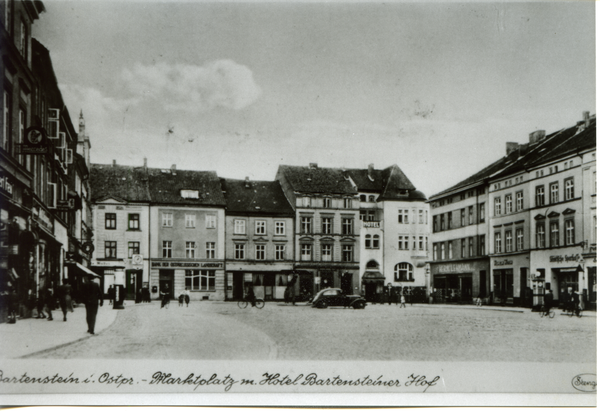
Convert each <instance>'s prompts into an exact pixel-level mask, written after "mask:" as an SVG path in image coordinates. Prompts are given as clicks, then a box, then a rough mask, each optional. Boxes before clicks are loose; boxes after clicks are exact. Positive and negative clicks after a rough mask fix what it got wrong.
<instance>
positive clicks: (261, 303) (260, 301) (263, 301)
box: [237, 298, 265, 310]
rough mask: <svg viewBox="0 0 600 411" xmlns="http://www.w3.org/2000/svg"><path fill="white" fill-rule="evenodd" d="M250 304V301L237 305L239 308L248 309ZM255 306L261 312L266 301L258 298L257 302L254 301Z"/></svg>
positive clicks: (240, 302) (239, 302)
mask: <svg viewBox="0 0 600 411" xmlns="http://www.w3.org/2000/svg"><path fill="white" fill-rule="evenodd" d="M248 304H250V302H249V301H248V300H240V301H238V303H237V305H238V308H246V307H248ZM254 306H255V307H256V308H258V309H259V310H260V309H261V308H263V307H264V306H265V300H263V299H262V298H257V299H256V300H254Z"/></svg>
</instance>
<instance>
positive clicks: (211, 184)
mask: <svg viewBox="0 0 600 411" xmlns="http://www.w3.org/2000/svg"><path fill="white" fill-rule="evenodd" d="M90 186H91V187H92V201H98V200H100V199H104V198H107V197H114V198H120V199H123V200H126V201H129V202H149V203H158V204H181V205H211V206H225V198H224V197H223V193H222V191H221V184H220V181H219V178H218V177H217V173H215V172H214V171H192V170H171V169H167V170H163V169H157V168H144V167H131V166H121V165H104V164H92V165H91V173H90ZM185 189H187V190H198V198H197V199H196V198H183V197H182V196H181V190H185Z"/></svg>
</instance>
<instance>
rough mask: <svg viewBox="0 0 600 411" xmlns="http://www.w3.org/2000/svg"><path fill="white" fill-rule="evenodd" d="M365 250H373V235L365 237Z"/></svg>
mask: <svg viewBox="0 0 600 411" xmlns="http://www.w3.org/2000/svg"><path fill="white" fill-rule="evenodd" d="M365 248H371V234H367V235H365Z"/></svg>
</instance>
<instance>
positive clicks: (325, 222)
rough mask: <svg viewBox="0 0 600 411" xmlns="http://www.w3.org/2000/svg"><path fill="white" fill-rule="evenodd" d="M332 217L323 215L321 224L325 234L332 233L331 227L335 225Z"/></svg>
mask: <svg viewBox="0 0 600 411" xmlns="http://www.w3.org/2000/svg"><path fill="white" fill-rule="evenodd" d="M332 220H333V219H332V218H331V217H323V219H322V220H321V226H322V231H323V234H331V228H332V226H333V224H332Z"/></svg>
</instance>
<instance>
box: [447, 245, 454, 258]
mask: <svg viewBox="0 0 600 411" xmlns="http://www.w3.org/2000/svg"><path fill="white" fill-rule="evenodd" d="M453 258H454V247H452V241H448V259H449V260H452V259H453Z"/></svg>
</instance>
